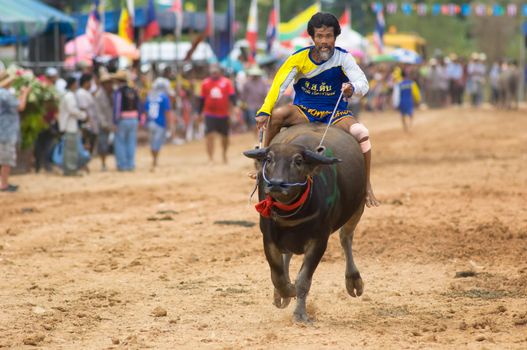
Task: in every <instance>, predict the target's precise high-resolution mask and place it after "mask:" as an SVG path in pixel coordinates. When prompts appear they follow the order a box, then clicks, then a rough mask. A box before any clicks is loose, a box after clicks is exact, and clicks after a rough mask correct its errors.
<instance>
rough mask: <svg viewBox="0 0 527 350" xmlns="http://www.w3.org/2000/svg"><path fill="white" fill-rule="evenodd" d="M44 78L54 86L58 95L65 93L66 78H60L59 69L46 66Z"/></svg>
mask: <svg viewBox="0 0 527 350" xmlns="http://www.w3.org/2000/svg"><path fill="white" fill-rule="evenodd" d="M45 75H46V79H47V80H48V81H49V82H50V84H51V85H53V86H55V89H56V90H57V92H58V93H59V96H62V95H64V94H65V93H66V80H64V79H62V78H61V77H60V76H59V71H58V69H57V68H55V67H48V68H46V72H45Z"/></svg>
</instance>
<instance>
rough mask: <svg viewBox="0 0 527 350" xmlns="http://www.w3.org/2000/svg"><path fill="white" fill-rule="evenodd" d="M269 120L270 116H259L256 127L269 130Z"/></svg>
mask: <svg viewBox="0 0 527 350" xmlns="http://www.w3.org/2000/svg"><path fill="white" fill-rule="evenodd" d="M268 119H269V116H268V115H259V116H257V117H256V127H257V128H258V129H262V128H264V129H266V128H267V120H268Z"/></svg>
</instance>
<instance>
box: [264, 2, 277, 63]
mask: <svg viewBox="0 0 527 350" xmlns="http://www.w3.org/2000/svg"><path fill="white" fill-rule="evenodd" d="M276 25H277V21H276V8H275V7H274V6H273V7H272V8H271V12H270V13H269V21H268V22H267V31H266V33H265V41H266V43H267V48H266V50H265V51H266V52H267V53H268V54H269V53H271V49H272V48H273V43H274V41H275V40H276V29H277V28H276Z"/></svg>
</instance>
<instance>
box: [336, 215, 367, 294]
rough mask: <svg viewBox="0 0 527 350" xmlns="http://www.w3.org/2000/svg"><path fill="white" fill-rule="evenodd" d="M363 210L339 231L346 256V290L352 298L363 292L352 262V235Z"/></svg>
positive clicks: (358, 274)
mask: <svg viewBox="0 0 527 350" xmlns="http://www.w3.org/2000/svg"><path fill="white" fill-rule="evenodd" d="M363 210H364V208H363V209H362V210H359V211H358V212H357V213H355V214H354V215H353V217H352V218H351V219H350V220H349V221H348V222H347V223H346V224H345V225H344V226H343V227H342V228H341V229H340V245H341V246H342V249H344V254H345V256H346V289H347V290H348V294H349V295H351V296H352V297H356V296H361V295H362V292H363V290H364V283H363V282H362V278H361V277H360V273H359V269H357V266H356V265H355V262H354V261H353V251H352V243H353V234H354V232H355V227H357V224H358V223H359V220H360V217H361V215H362V212H363Z"/></svg>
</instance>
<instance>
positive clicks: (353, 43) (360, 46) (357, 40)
mask: <svg viewBox="0 0 527 350" xmlns="http://www.w3.org/2000/svg"><path fill="white" fill-rule="evenodd" d="M369 45H370V44H369V43H368V40H367V39H366V38H365V37H363V36H362V35H360V34H359V32H356V31H354V30H353V29H351V28H349V27H342V31H341V33H340V35H339V36H338V37H337V40H336V41H335V46H339V47H341V48H343V49H344V50H347V51H349V52H351V51H355V52H357V51H361V52H363V53H365V52H367V50H368V46H369Z"/></svg>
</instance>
